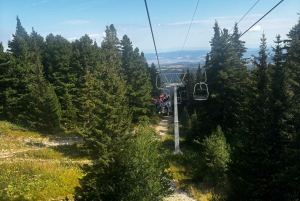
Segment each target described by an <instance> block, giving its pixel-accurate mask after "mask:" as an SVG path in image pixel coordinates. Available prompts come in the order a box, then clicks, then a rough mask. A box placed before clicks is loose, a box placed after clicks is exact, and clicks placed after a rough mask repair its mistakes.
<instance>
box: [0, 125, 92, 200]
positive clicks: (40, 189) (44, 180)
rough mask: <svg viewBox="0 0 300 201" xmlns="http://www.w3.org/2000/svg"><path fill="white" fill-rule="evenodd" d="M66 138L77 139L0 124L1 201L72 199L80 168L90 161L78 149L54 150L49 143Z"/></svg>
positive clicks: (62, 147) (68, 135)
mask: <svg viewBox="0 0 300 201" xmlns="http://www.w3.org/2000/svg"><path fill="white" fill-rule="evenodd" d="M66 138H67V139H73V138H75V136H74V135H72V134H62V133H60V134H59V135H57V136H51V138H49V136H42V135H40V134H39V133H35V132H29V131H26V130H25V129H23V128H20V127H18V126H16V125H13V124H10V123H8V122H5V121H0V200H51V199H61V198H65V197H66V196H68V197H69V198H72V193H73V190H74V187H75V186H77V185H79V183H78V178H80V177H82V173H81V171H80V167H79V166H80V164H82V163H85V162H87V161H86V159H85V158H84V157H83V156H82V154H81V153H80V152H79V151H78V150H79V149H78V147H79V145H76V144H73V145H64V146H55V145H57V143H56V144H55V143H54V144H53V143H52V142H51V140H50V141H49V139H56V142H59V140H60V139H64V140H63V141H64V142H65V141H66V140H65V139H66ZM50 142H51V143H50ZM65 144H66V143H65Z"/></svg>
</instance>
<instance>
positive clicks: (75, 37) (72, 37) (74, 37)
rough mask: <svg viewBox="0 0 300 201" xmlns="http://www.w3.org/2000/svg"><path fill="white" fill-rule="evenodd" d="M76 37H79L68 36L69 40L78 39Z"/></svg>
mask: <svg viewBox="0 0 300 201" xmlns="http://www.w3.org/2000/svg"><path fill="white" fill-rule="evenodd" d="M76 39H77V37H71V38H68V40H70V41H73V40H76Z"/></svg>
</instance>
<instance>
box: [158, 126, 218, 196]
mask: <svg viewBox="0 0 300 201" xmlns="http://www.w3.org/2000/svg"><path fill="white" fill-rule="evenodd" d="M173 126H174V125H173V124H170V125H169V128H168V135H167V136H166V137H165V138H164V139H163V142H162V143H163V147H164V148H165V149H167V150H169V151H170V156H169V163H170V168H169V171H170V172H171V173H172V175H173V179H174V180H176V181H177V188H180V189H183V190H185V191H187V192H188V193H189V194H190V195H191V196H192V197H193V198H194V199H195V200H198V201H208V200H212V199H213V197H214V198H216V197H219V196H218V195H219V194H220V193H222V189H220V188H218V187H217V188H216V187H213V186H211V185H209V182H207V181H204V179H203V178H205V175H204V174H205V173H204V172H203V170H202V168H201V167H203V164H204V163H205V161H204V160H203V156H202V154H201V153H202V147H201V145H200V143H198V142H195V141H194V142H187V141H186V140H184V138H182V136H184V132H183V131H180V136H181V138H180V150H181V151H182V152H183V154H182V155H174V154H173V151H174V135H173Z"/></svg>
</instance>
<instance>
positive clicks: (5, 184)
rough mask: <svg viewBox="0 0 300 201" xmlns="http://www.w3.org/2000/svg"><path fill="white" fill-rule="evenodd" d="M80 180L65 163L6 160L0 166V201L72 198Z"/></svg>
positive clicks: (73, 167) (76, 170)
mask: <svg viewBox="0 0 300 201" xmlns="http://www.w3.org/2000/svg"><path fill="white" fill-rule="evenodd" d="M80 177H82V173H81V171H80V168H79V167H78V165H76V164H74V163H68V162H53V161H52V162H48V161H41V162H36V161H34V162H33V161H14V160H12V161H10V162H2V163H0V200H17V199H18V198H19V199H20V200H21V198H23V199H24V200H50V199H54V198H55V199H58V198H64V197H66V196H68V197H69V198H71V197H72V193H73V189H74V187H75V186H78V185H79V184H78V180H77V178H80Z"/></svg>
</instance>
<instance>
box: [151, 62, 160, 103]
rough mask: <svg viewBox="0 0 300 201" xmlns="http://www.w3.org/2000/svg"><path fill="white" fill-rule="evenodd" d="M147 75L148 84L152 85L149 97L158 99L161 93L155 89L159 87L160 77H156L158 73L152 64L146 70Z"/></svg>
mask: <svg viewBox="0 0 300 201" xmlns="http://www.w3.org/2000/svg"><path fill="white" fill-rule="evenodd" d="M148 73H149V75H150V82H151V85H152V90H151V95H152V97H158V96H159V95H160V93H161V91H160V90H159V89H158V88H157V87H160V83H161V79H160V76H158V71H157V68H156V67H155V65H154V63H152V64H151V66H150V67H149V68H148Z"/></svg>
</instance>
